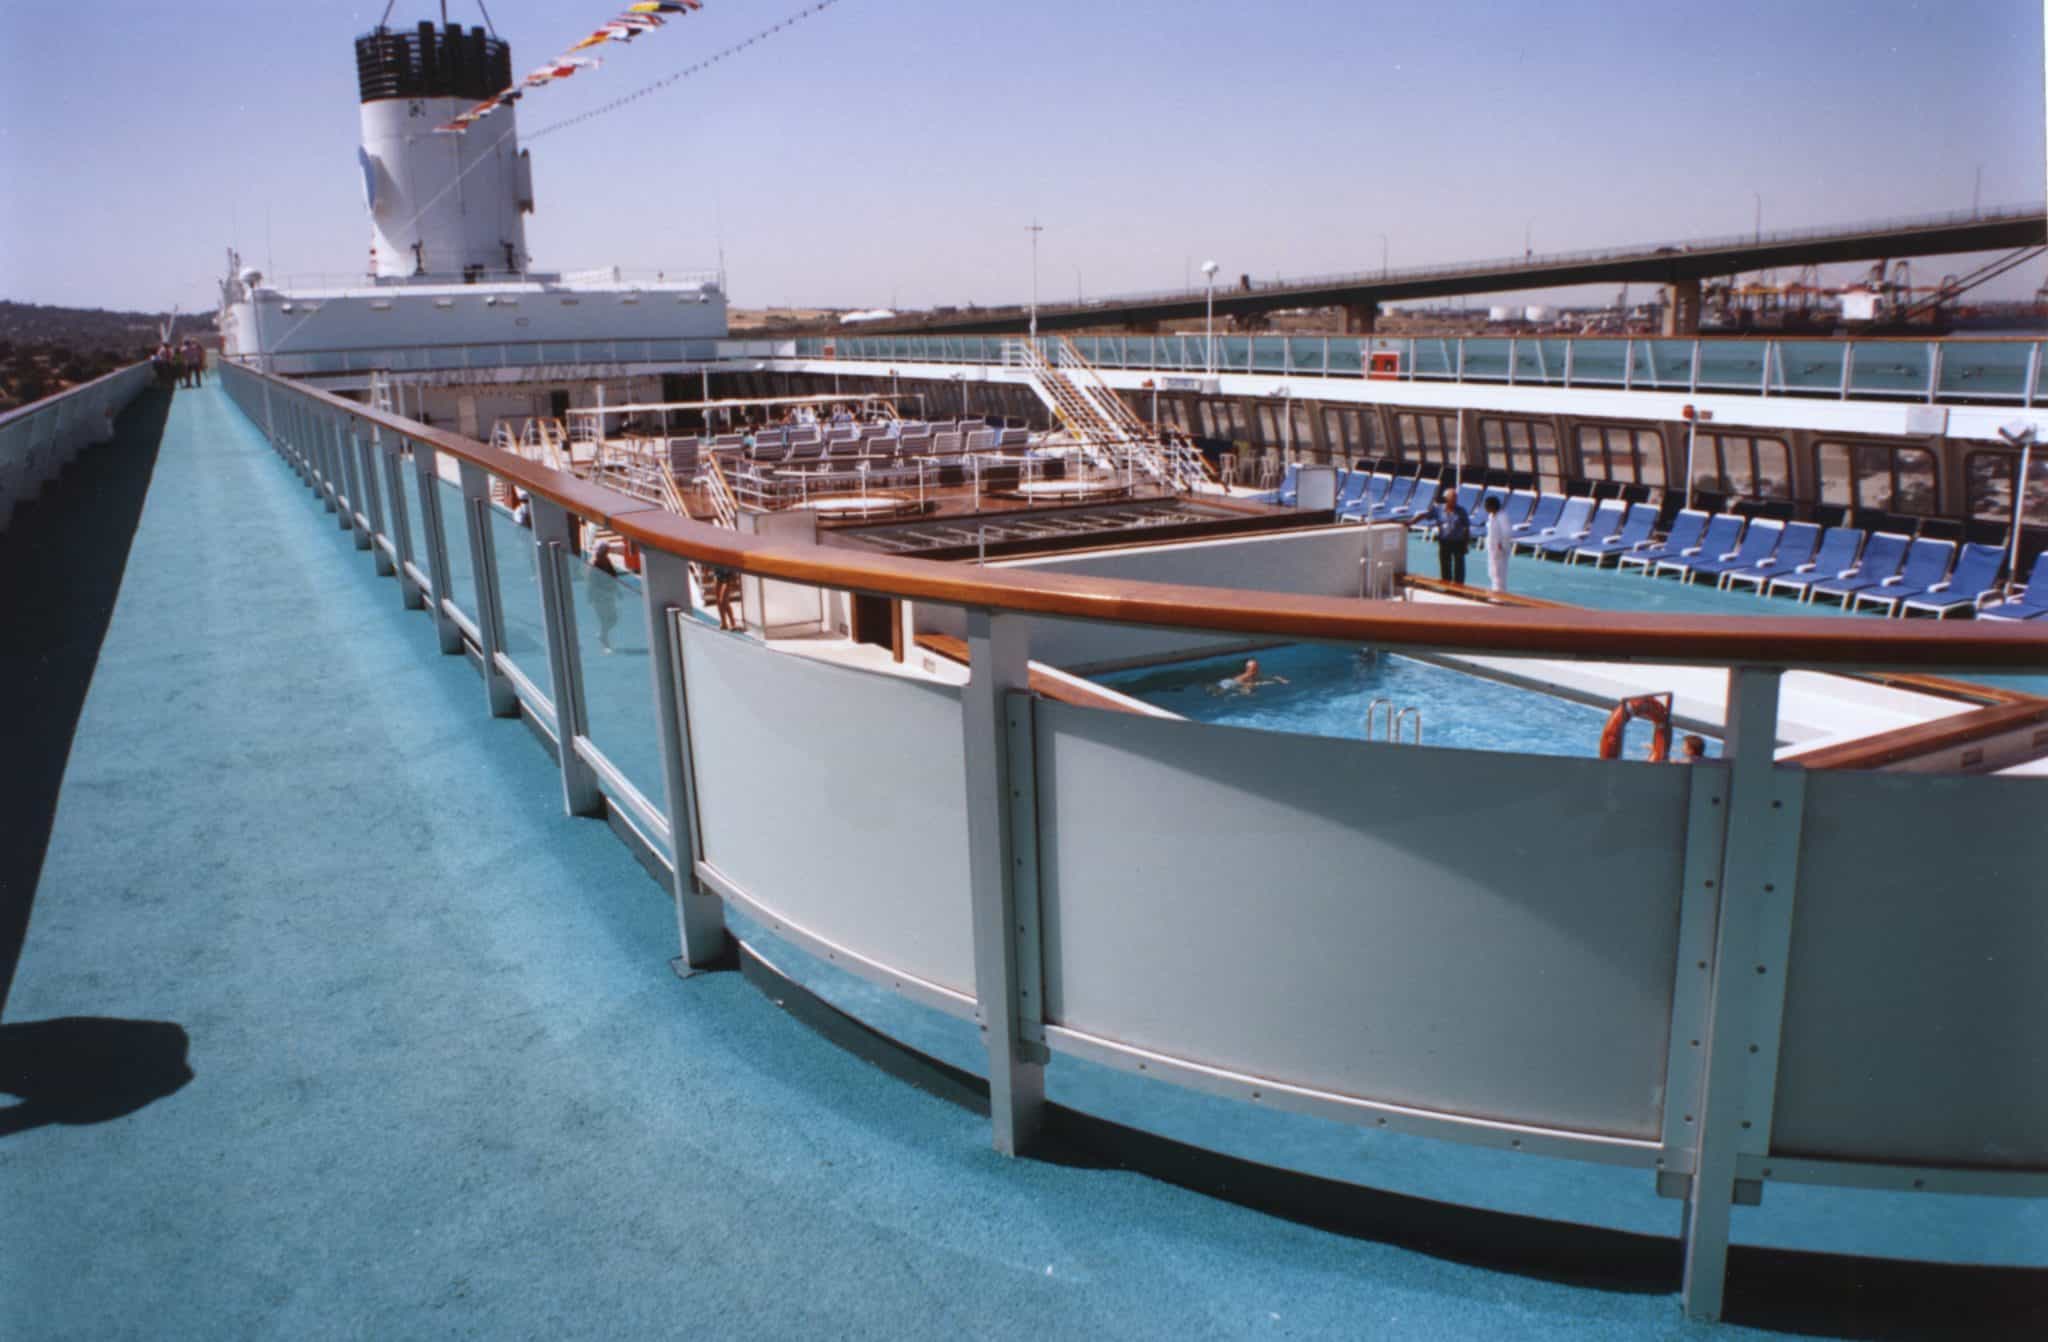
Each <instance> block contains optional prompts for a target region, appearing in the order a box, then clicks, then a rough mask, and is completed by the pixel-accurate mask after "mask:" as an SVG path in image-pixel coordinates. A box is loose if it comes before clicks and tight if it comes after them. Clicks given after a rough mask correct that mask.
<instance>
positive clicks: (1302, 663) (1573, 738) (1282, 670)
mask: <svg viewBox="0 0 2048 1342" xmlns="http://www.w3.org/2000/svg"><path fill="white" fill-rule="evenodd" d="M1258 662H1259V673H1260V675H1261V677H1277V678H1280V679H1284V680H1285V682H1286V683H1284V684H1281V683H1278V681H1275V683H1271V684H1265V685H1261V686H1260V687H1259V688H1258V689H1256V690H1253V691H1251V692H1249V693H1246V692H1244V691H1242V690H1238V689H1235V688H1225V687H1224V685H1223V682H1224V681H1226V680H1228V679H1229V678H1230V677H1232V676H1235V675H1237V674H1238V673H1239V672H1240V671H1242V670H1243V669H1244V663H1245V659H1244V658H1243V657H1242V656H1237V655H1233V656H1228V657H1208V658H1203V659H1202V660H1199V661H1192V662H1175V663H1172V664H1171V665H1167V666H1153V667H1143V668H1140V669H1137V670H1131V671H1122V672H1117V673H1115V674H1111V675H1104V676H1098V677H1097V678H1096V679H1098V680H1100V681H1101V682H1102V683H1103V684H1104V685H1107V686H1109V687H1110V688H1111V689H1114V690H1117V691H1119V692H1121V693H1124V694H1128V695H1130V696H1132V697H1133V698H1136V699H1142V700H1143V701H1145V702H1146V703H1148V704H1151V705H1153V706H1155V707H1157V708H1163V709H1165V710H1167V711H1168V712H1169V713H1178V714H1180V715H1181V716H1182V717H1184V718H1190V719H1192V720H1194V721H1196V722H1212V723H1218V724H1221V725H1224V726H1230V727H1258V728H1262V729H1264V730H1266V731H1275V732H1298V733H1302V734H1305V735H1312V736H1339V737H1349V738H1352V739H1354V740H1365V739H1367V737H1366V725H1365V717H1366V710H1367V708H1368V707H1369V706H1370V705H1371V704H1372V702H1373V701H1374V700H1375V699H1389V700H1392V701H1393V703H1394V705H1395V707H1396V708H1397V709H1398V708H1411V707H1412V708H1415V709H1417V710H1419V712H1420V713H1421V716H1422V743H1423V744H1424V745H1426V746H1443V747H1448V748H1450V749H1454V750H1500V751H1510V752H1514V753H1518V754H1526V755H1569V756H1578V757H1583V758H1591V757H1594V756H1597V755H1598V754H1599V753H1600V749H1599V747H1600V730H1601V728H1602V727H1603V726H1605V725H1606V722H1607V713H1606V711H1605V710H1602V709H1598V708H1592V707H1589V706H1588V705H1585V704H1582V703H1578V702H1577V701H1575V700H1571V699H1564V698H1560V697H1559V696H1557V695H1554V694H1543V693H1541V692H1539V691H1535V690H1525V689H1521V688H1518V687H1516V686H1513V685H1503V684H1500V683H1499V682H1497V681H1492V680H1488V679H1486V678H1484V677H1482V676H1474V675H1469V674H1467V673H1465V672H1462V671H1454V670H1451V669H1450V668H1448V667H1443V666H1438V665H1436V664H1435V663H1433V662H1426V661H1421V660H1418V659H1416V658H1413V657H1403V656H1400V655H1398V654H1395V653H1386V652H1382V653H1378V654H1374V655H1361V654H1360V653H1359V652H1357V651H1354V650H1351V649H1347V648H1338V647H1330V646H1326V645H1322V644H1307V643H1298V644H1290V645H1288V646H1285V647H1279V648H1270V649H1267V650H1265V651H1263V652H1261V653H1260V654H1259V656H1258ZM1382 712H1384V710H1382ZM1380 734H1381V735H1384V734H1385V724H1384V718H1382V722H1381V726H1380ZM1649 734H1650V729H1649V728H1648V727H1647V726H1637V727H1635V728H1633V729H1632V730H1631V731H1630V734H1629V738H1628V751H1627V754H1628V757H1629V758H1631V759H1641V758H1642V757H1643V752H1644V749H1645V748H1646V746H1647V743H1648V741H1649ZM1403 735H1404V737H1405V735H1406V733H1405V732H1404V733H1403ZM1707 753H1708V754H1709V755H1713V754H1716V753H1718V751H1717V748H1716V744H1715V743H1714V742H1712V741H1709V742H1708V743H1707Z"/></svg>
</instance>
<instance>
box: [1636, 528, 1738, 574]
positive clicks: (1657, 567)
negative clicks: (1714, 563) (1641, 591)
mask: <svg viewBox="0 0 2048 1342" xmlns="http://www.w3.org/2000/svg"><path fill="white" fill-rule="evenodd" d="M1741 543H1742V519H1741V518H1740V517H1737V516H1736V515H1735V514H1734V513H1715V514H1714V515H1713V516H1712V517H1710V518H1708V519H1707V529H1706V530H1705V531H1702V532H1701V533H1700V538H1699V540H1698V542H1696V543H1695V544H1692V545H1688V546H1685V547H1683V548H1681V549H1677V550H1673V551H1672V552H1671V553H1670V554H1667V555H1665V556H1664V557H1663V558H1662V559H1659V560H1658V561H1657V562H1656V563H1655V564H1653V565H1651V567H1650V575H1651V576H1652V577H1659V576H1662V575H1663V574H1665V573H1676V574H1677V575H1678V576H1679V579H1680V580H1681V581H1683V580H1684V578H1685V576H1686V572H1687V570H1689V569H1690V568H1691V567H1692V566H1693V564H1694V563H1696V562H1697V561H1699V560H1702V559H1733V558H1734V557H1735V554H1736V547H1737V546H1738V545H1740V544H1741Z"/></svg>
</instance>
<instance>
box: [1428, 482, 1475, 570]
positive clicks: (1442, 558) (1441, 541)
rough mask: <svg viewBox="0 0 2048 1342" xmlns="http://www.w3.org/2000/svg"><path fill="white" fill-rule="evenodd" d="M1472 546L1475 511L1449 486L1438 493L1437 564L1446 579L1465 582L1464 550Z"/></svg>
mask: <svg viewBox="0 0 2048 1342" xmlns="http://www.w3.org/2000/svg"><path fill="white" fill-rule="evenodd" d="M1471 548H1472V514H1470V513H1468V512H1466V511H1465V510H1464V509H1463V508H1462V507H1460V506H1459V504H1458V496H1457V495H1456V494H1453V493H1452V492H1451V491H1450V490H1448V489H1446V490H1445V491H1444V492H1443V493H1441V494H1438V495H1437V496H1436V566H1437V569H1438V572H1439V573H1440V574H1441V576H1442V577H1443V580H1444V581H1445V582H1454V583H1457V584H1458V585H1459V586H1460V587H1462V586H1464V585H1465V552H1466V551H1467V550H1469V549H1471Z"/></svg>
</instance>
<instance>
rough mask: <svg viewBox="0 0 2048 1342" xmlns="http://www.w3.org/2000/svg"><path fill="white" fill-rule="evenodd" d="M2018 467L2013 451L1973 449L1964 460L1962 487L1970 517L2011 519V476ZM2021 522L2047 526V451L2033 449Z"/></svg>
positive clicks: (1995, 519) (1993, 520) (2017, 459)
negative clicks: (1975, 450)
mask: <svg viewBox="0 0 2048 1342" xmlns="http://www.w3.org/2000/svg"><path fill="white" fill-rule="evenodd" d="M2018 470H2019V457H2018V456H2017V455H2016V454H2014V453H2011V452H1972V453H1970V455H1969V456H1967V457H1965V458H1964V459H1963V487H1964V491H1965V493H1966V494H1967V496H1968V501H1969V508H1970V516H1972V517H1978V518H1982V519H1984V520H1985V521H1988V522H1998V523H2008V522H2010V521H2012V478H2013V476H2014V474H2016V473H2017V472H2018ZM2020 521H2021V523H2022V524H2023V525H2026V526H2048V453H2044V452H2043V450H2042V449H2041V448H2038V447H2037V448H2035V449H2034V460H2033V461H2032V462H2031V463H2030V464H2029V466H2028V469H2027V498H2026V503H2025V506H2024V507H2023V508H2022V509H2021V514H2020Z"/></svg>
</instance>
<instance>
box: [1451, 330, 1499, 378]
mask: <svg viewBox="0 0 2048 1342" xmlns="http://www.w3.org/2000/svg"><path fill="white" fill-rule="evenodd" d="M1446 357H1448V358H1449V359H1450V360H1451V361H1452V368H1453V370H1454V371H1455V369H1456V367H1457V364H1456V360H1457V358H1458V349H1457V345H1456V344H1455V343H1452V345H1451V348H1450V349H1449V350H1448V351H1447V352H1446ZM1465 376H1466V377H1468V378H1478V379H1480V380H1482V381H1486V382H1494V381H1499V382H1505V381H1507V378H1508V342H1507V341H1505V340H1486V339H1479V340H1467V341H1466V342H1465Z"/></svg>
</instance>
